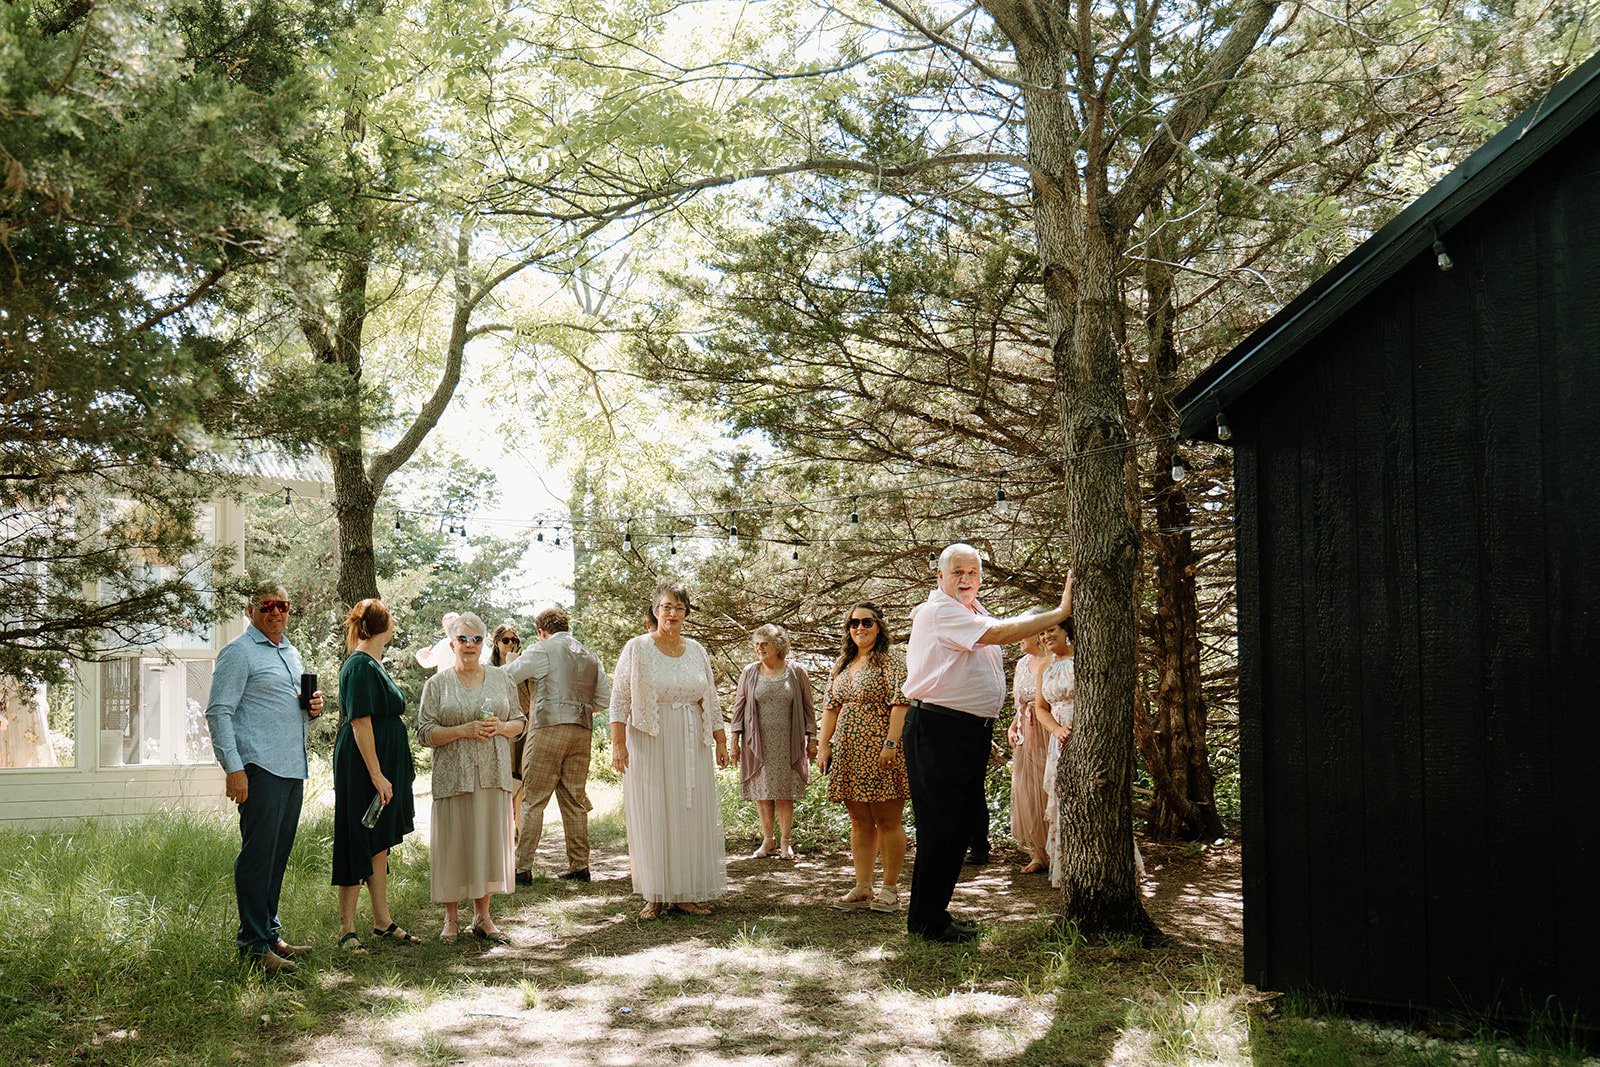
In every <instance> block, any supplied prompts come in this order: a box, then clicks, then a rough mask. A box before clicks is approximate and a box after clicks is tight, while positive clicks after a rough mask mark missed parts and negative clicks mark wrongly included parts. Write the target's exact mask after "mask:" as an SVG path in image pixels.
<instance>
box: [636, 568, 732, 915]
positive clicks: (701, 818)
mask: <svg viewBox="0 0 1600 1067" xmlns="http://www.w3.org/2000/svg"><path fill="white" fill-rule="evenodd" d="M653 609H654V610H653V616H654V618H655V622H656V627H655V629H654V630H653V631H651V632H650V633H647V634H641V635H640V636H638V637H635V638H634V639H633V640H631V641H629V642H628V643H627V644H626V645H624V646H623V648H622V655H621V657H620V658H619V659H618V660H617V670H616V674H615V675H614V676H613V682H612V687H611V763H612V766H614V767H616V769H617V770H618V771H619V772H621V774H622V810H623V817H624V820H625V821H626V824H627V828H628V864H629V866H630V868H631V869H632V872H633V890H634V892H635V893H638V894H639V895H640V896H642V897H644V899H645V906H644V910H643V911H641V912H640V913H639V917H640V918H641V919H656V918H659V917H660V916H661V914H662V912H663V911H664V910H666V909H668V908H671V909H673V910H675V911H683V912H688V913H689V914H691V915H705V914H708V913H709V912H710V910H711V909H710V908H708V907H706V905H705V903H704V902H705V901H708V900H711V899H712V898H714V897H719V896H721V895H722V894H723V892H724V891H725V890H726V888H727V882H728V879H727V872H726V870H725V863H726V848H725V842H724V839H723V836H722V809H721V806H720V804H719V802H718V799H717V777H716V768H717V767H726V766H727V765H728V745H727V734H726V733H725V732H724V730H723V727H722V708H721V705H720V703H719V702H718V700H717V687H716V684H715V681H714V679H713V678H712V674H711V657H710V656H708V655H707V654H706V650H705V648H704V647H703V646H702V645H701V644H700V642H698V641H696V640H694V639H693V638H690V637H685V636H684V635H683V621H684V618H685V616H687V615H688V613H689V611H690V610H691V605H690V603H689V594H688V592H687V591H686V590H685V589H684V588H683V586H681V585H676V584H673V583H668V582H663V583H662V584H661V585H660V586H658V587H657V588H656V595H655V600H654V601H653ZM713 750H715V754H716V761H715V764H714V765H713V762H712V753H713Z"/></svg>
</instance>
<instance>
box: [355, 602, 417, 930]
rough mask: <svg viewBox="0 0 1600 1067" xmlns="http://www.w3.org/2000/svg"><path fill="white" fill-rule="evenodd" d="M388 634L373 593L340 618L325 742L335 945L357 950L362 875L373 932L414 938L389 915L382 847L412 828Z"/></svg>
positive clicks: (385, 615)
mask: <svg viewBox="0 0 1600 1067" xmlns="http://www.w3.org/2000/svg"><path fill="white" fill-rule="evenodd" d="M393 637H394V623H393V620H392V619H391V618H390V616H389V609H388V608H387V607H385V606H384V604H383V601H381V600H378V599H376V598H374V599H369V600H363V601H361V603H359V604H357V605H356V606H355V607H353V608H351V609H350V614H349V615H347V616H346V617H345V647H346V648H348V649H349V650H350V656H349V657H348V658H347V659H346V660H345V661H344V668H343V669H342V670H340V671H339V708H340V711H341V713H342V714H341V722H340V724H339V736H338V738H337V739H336V740H335V741H334V743H333V884H334V885H336V886H338V887H339V947H340V948H342V949H344V950H345V951H346V952H351V953H356V954H361V955H365V954H366V951H367V950H366V948H365V947H364V946H363V945H362V944H361V938H360V937H358V936H356V901H357V899H358V898H359V897H360V895H361V883H363V882H365V883H366V885H367V897H368V898H369V900H370V901H371V903H372V932H373V934H374V935H376V936H378V937H381V938H385V939H386V940H390V941H396V942H399V943H401V944H408V945H414V944H417V943H418V942H419V941H420V940H421V939H420V938H418V937H416V936H415V935H413V934H410V933H407V932H406V931H405V930H402V929H401V928H400V927H399V925H398V924H396V923H395V921H394V917H393V916H391V915H390V914H389V849H390V848H392V847H393V846H395V845H398V844H399V843H400V841H401V840H402V839H403V838H404V837H405V836H406V834H409V833H410V832H411V831H412V829H413V826H412V817H413V814H414V812H415V806H414V804H413V802H412V798H411V779H412V765H411V735H410V731H408V730H407V729H406V723H405V719H404V717H403V716H404V715H405V710H406V699H405V695H404V694H402V693H401V692H400V688H399V687H398V686H396V685H395V684H394V681H393V679H391V678H390V677H389V675H388V674H387V673H386V672H385V671H384V669H383V664H382V662H381V657H382V655H383V649H384V646H385V645H387V644H388V643H389V641H390V640H391V639H392V638H393ZM374 797H376V798H377V799H378V800H379V801H380V802H381V803H382V804H383V810H382V811H381V812H379V814H378V819H377V823H376V825H374V826H372V827H370V828H369V827H367V826H365V825H363V822H362V817H363V816H364V815H365V814H366V812H367V809H368V808H369V807H370V806H371V804H372V801H373V798H374Z"/></svg>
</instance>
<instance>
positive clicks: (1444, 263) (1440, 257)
mask: <svg viewBox="0 0 1600 1067" xmlns="http://www.w3.org/2000/svg"><path fill="white" fill-rule="evenodd" d="M1428 225H1429V228H1430V229H1431V230H1432V231H1433V258H1434V262H1436V263H1438V264H1439V269H1440V270H1441V271H1443V272H1445V273H1448V272H1450V271H1452V270H1455V268H1456V261H1455V260H1453V259H1451V258H1450V253H1449V251H1447V250H1446V249H1445V247H1444V240H1443V239H1442V238H1441V237H1440V236H1439V227H1438V225H1437V224H1435V223H1429V224H1428Z"/></svg>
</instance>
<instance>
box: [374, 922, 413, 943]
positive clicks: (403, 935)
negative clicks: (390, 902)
mask: <svg viewBox="0 0 1600 1067" xmlns="http://www.w3.org/2000/svg"><path fill="white" fill-rule="evenodd" d="M372 936H373V937H381V938H385V939H387V940H389V941H393V942H394V943H395V944H397V945H420V944H422V938H420V937H418V936H417V935H416V934H413V933H408V932H406V931H405V930H402V929H400V924H399V923H390V924H389V929H387V930H380V929H378V928H377V927H376V926H374V927H373V928H372Z"/></svg>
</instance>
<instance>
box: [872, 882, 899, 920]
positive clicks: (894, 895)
mask: <svg viewBox="0 0 1600 1067" xmlns="http://www.w3.org/2000/svg"><path fill="white" fill-rule="evenodd" d="M867 907H868V908H870V909H871V910H873V911H879V912H883V913H884V914H885V915H892V914H894V913H895V912H897V911H899V910H900V894H899V893H898V892H896V891H895V888H894V887H893V886H884V887H883V888H882V889H880V890H878V892H877V893H875V894H874V895H873V897H872V903H871V904H868V905H867Z"/></svg>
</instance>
